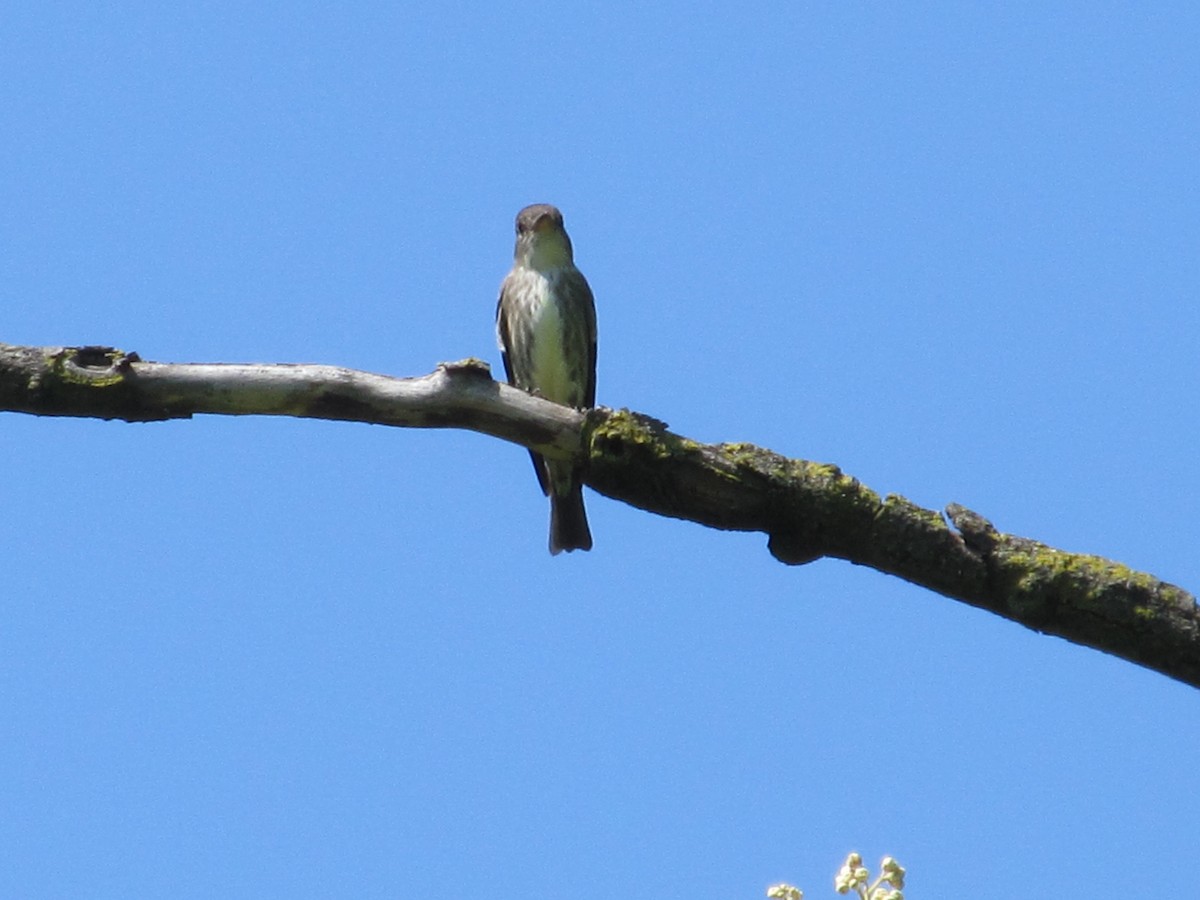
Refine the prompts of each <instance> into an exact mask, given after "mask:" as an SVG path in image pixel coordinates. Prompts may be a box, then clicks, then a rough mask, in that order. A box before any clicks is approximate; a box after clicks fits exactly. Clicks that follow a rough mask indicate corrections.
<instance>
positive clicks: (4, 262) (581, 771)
mask: <svg viewBox="0 0 1200 900" xmlns="http://www.w3.org/2000/svg"><path fill="white" fill-rule="evenodd" d="M1198 46H1200V12H1198V11H1197V7H1196V5H1195V4H1193V3H1186V4H1185V3H1174V4H1172V3H1162V4H1143V5H1135V4H1096V3H1056V4H932V3H931V4H910V5H908V6H907V7H906V8H904V9H898V8H895V7H888V8H883V7H882V5H877V4H834V3H827V4H812V5H809V4H796V3H777V4H772V3H761V4H759V3H750V4H742V5H735V4H716V3H710V4H699V5H697V4H682V3H664V4H658V5H653V4H636V5H634V4H626V3H621V2H616V3H603V4H548V3H540V2H533V3H525V4H507V3H498V4H497V3H474V4H472V3H436V4H435V3H420V2H418V3H407V4H378V5H375V6H367V5H362V4H353V3H351V4H311V5H309V4H280V3H264V4H225V3H208V4H199V5H192V6H190V7H189V8H186V9H185V8H183V5H177V4H163V3H152V4H151V3H146V4H94V3H51V4H25V5H23V6H22V5H18V6H14V7H13V8H12V9H10V10H8V11H7V12H6V13H5V14H4V17H3V28H2V31H0V116H2V125H3V127H2V134H3V137H2V138H0V154H2V155H0V340H4V341H8V342H13V343H27V344H113V345H116V346H119V347H122V348H124V349H126V350H136V351H138V352H139V353H140V354H141V355H142V356H143V357H145V358H147V359H157V360H164V361H177V362H189V361H206V362H207V361H278V362H285V361H287V362H321V363H330V364H337V365H344V366H350V367H354V368H360V369H367V370H371V371H376V372H384V373H390V374H396V375H421V374H424V373H426V372H428V371H430V370H431V369H432V368H433V367H434V366H435V365H436V364H437V363H438V362H440V361H443V360H452V359H459V358H462V357H466V356H480V357H484V358H487V359H490V360H491V361H492V363H493V364H494V367H495V369H496V370H497V371H499V354H498V352H497V351H496V350H495V341H494V337H493V325H492V315H493V310H494V304H495V297H496V290H497V287H498V285H499V282H500V279H501V277H502V276H503V274H504V273H505V271H506V270H507V268H508V265H509V263H510V260H511V250H512V218H513V215H514V214H515V213H516V211H517V210H518V209H519V208H520V207H521V206H523V205H525V204H527V203H531V202H539V201H546V202H553V203H556V204H558V205H559V206H560V207H561V208H562V209H563V211H564V214H565V216H566V222H567V226H568V228H569V229H570V232H571V234H572V237H573V239H574V242H575V247H576V257H577V260H578V262H579V264H580V266H581V267H582V268H583V270H584V272H585V273H586V274H587V276H588V278H589V279H590V281H591V284H592V287H593V289H594V291H595V294H596V298H597V306H598V314H599V321H600V371H599V401H600V402H601V403H603V404H606V405H610V406H625V407H630V408H633V409H637V410H640V411H643V412H646V413H649V414H652V415H655V416H658V417H660V418H662V419H665V420H667V421H668V422H670V423H671V425H672V427H673V428H674V429H675V430H676V431H678V432H680V433H682V434H686V435H688V436H690V437H693V438H696V439H699V440H705V441H722V440H739V441H740V440H745V441H751V442H755V443H758V444H761V445H764V446H767V447H770V448H772V449H774V450H777V451H779V452H782V453H786V454H788V455H792V456H797V457H803V458H807V459H815V460H820V461H825V462H834V463H837V464H839V465H841V466H842V467H843V468H844V469H845V470H846V471H848V472H850V473H852V474H854V475H856V476H857V477H859V478H861V479H862V480H863V481H864V482H866V483H867V484H869V485H870V486H872V487H873V488H875V489H877V490H879V491H881V492H896V493H900V494H903V495H904V496H906V497H908V498H910V499H911V500H913V501H915V502H917V503H920V504H922V505H924V506H928V507H933V508H940V507H942V506H944V505H945V504H946V503H949V502H959V503H962V504H965V505H967V506H969V507H971V508H973V509H976V510H978V511H979V512H981V513H982V514H984V515H986V516H988V517H990V518H992V519H993V520H994V521H995V523H996V524H997V526H998V527H1000V528H1001V529H1003V530H1006V531H1011V532H1015V533H1019V534H1023V535H1026V536H1029V537H1034V538H1037V539H1040V540H1044V541H1047V542H1049V543H1051V544H1054V545H1056V546H1059V547H1063V548H1065V549H1070V550H1080V551H1087V552H1093V553H1098V554H1102V555H1106V556H1110V557H1112V558H1114V559H1118V560H1120V561H1122V562H1125V563H1127V564H1129V565H1131V566H1134V567H1135V568H1138V569H1142V570H1145V571H1149V572H1152V573H1154V574H1156V575H1158V576H1160V577H1162V578H1164V579H1166V580H1168V581H1172V582H1175V583H1178V584H1180V585H1182V586H1184V587H1187V588H1189V589H1191V590H1193V591H1196V590H1197V589H1200V557H1198V555H1197V547H1198V540H1197V536H1198V529H1197V525H1196V515H1195V513H1196V509H1197V505H1198V503H1200V474H1198V467H1197V462H1196V448H1197V445H1198V444H1200V425H1198V424H1197V419H1198V417H1197V393H1198V388H1200V364H1198V362H1197V359H1198V357H1197V349H1196V347H1197V333H1198V332H1200V314H1198V313H1197V295H1198V292H1200V262H1198V260H1200V255H1198V252H1197V251H1198V248H1200V207H1198V203H1200V190H1198V188H1200V184H1198V181H1200V167H1198V165H1197V159H1198V158H1200V156H1198V153H1200V124H1198V123H1200V116H1198V115H1197V109H1198V108H1200V64H1198V63H1197V49H1196V48H1197V47H1198ZM0 470H2V471H3V472H4V475H5V477H4V484H5V490H4V509H5V514H4V515H3V516H2V517H0V558H2V559H3V585H4V597H3V603H2V604H0V809H3V811H4V812H3V815H0V896H3V897H96V898H108V897H112V898H127V897H163V898H186V897H289V898H293V897H333V896H346V897H351V896H353V897H380V898H383V897H387V898H395V897H402V898H434V897H458V896H468V895H470V896H486V897H490V898H500V900H510V898H511V900H517V898H521V900H525V898H543V897H544V898H551V897H562V896H565V895H571V896H583V897H590V898H622V900H626V898H640V897H645V898H652V897H688V898H696V900H702V898H703V900H707V898H713V900H717V898H720V900H729V898H753V897H761V896H762V895H763V891H764V889H765V888H766V886H767V885H768V884H770V883H772V882H774V881H778V880H784V879H786V880H790V881H794V882H797V883H800V884H801V885H803V886H804V887H805V888H806V890H807V892H808V896H809V898H814V897H824V896H832V888H831V879H832V876H833V873H834V871H835V870H836V868H837V866H838V864H839V863H840V861H841V859H842V857H843V856H844V855H845V853H846V852H848V851H850V850H859V851H861V852H862V853H863V854H864V855H865V856H866V857H867V859H868V861H869V862H871V863H872V865H874V864H875V862H876V861H877V860H878V858H879V856H880V855H882V854H885V853H891V854H894V855H896V856H898V857H899V858H900V859H901V860H902V862H904V863H905V864H906V865H907V866H908V867H909V869H910V872H911V881H910V885H911V887H910V890H909V892H908V893H909V896H910V897H913V898H918V897H920V898H951V897H961V896H964V895H965V894H966V893H967V892H968V888H970V887H972V886H973V887H974V888H975V890H974V892H973V893H972V896H975V897H984V898H990V897H996V898H1000V897H1005V898H1007V897H1015V896H1027V897H1051V896H1077V895H1080V894H1086V895H1087V896H1089V897H1094V898H1110V897H1111V898H1123V900H1125V898H1130V897H1138V896H1148V895H1149V894H1150V893H1152V892H1154V891H1155V890H1159V891H1160V892H1161V891H1166V890H1167V887H1166V886H1165V885H1164V886H1163V887H1161V889H1160V888H1158V885H1160V884H1163V882H1161V881H1160V879H1164V878H1166V877H1167V875H1168V874H1170V875H1171V876H1173V877H1175V876H1178V877H1182V878H1190V877H1191V876H1190V875H1189V874H1188V873H1189V872H1190V867H1191V865H1192V862H1193V860H1194V856H1195V850H1196V839H1197V836H1198V835H1200V767H1198V766H1197V764H1196V752H1197V748H1198V747H1200V694H1198V693H1197V692H1196V691H1195V690H1192V689H1190V688H1185V687H1183V686H1181V685H1178V684H1175V683H1173V682H1170V681H1168V680H1167V679H1165V678H1163V677H1162V676H1159V675H1156V674H1154V673H1151V672H1148V671H1145V670H1142V669H1139V668H1136V667H1134V666H1132V665H1130V664H1129V663H1125V662H1122V661H1120V660H1116V659H1112V658H1109V657H1106V656H1103V655H1101V654H1099V653H1097V652H1094V651H1090V650H1085V649H1081V648H1078V647H1075V646H1073V645H1070V644H1067V643H1064V642H1062V641H1059V640H1056V639H1051V638H1046V637H1041V636H1038V635H1036V634H1034V633H1032V632H1029V631H1026V630H1024V629H1022V628H1020V627H1018V626H1016V625H1013V624H1011V623H1008V622H1005V621H1002V620H1000V619H997V618H994V617H992V616H990V615H988V614H985V613H982V612H978V611H975V610H972V609H969V608H967V607H964V606H962V605H960V604H957V603H954V602H951V601H949V600H946V599H944V598H941V597H938V596H935V595H933V594H930V593H928V592H926V591H923V590H921V589H918V588H916V587H914V586H911V585H908V584H905V583H902V582H899V581H897V580H895V579H891V578H887V577H884V576H882V575H880V574H878V573H875V572H872V571H869V570H865V569H860V568H856V567H853V566H851V565H848V564H846V563H840V562H834V561H822V562H819V563H816V564H814V565H810V566H807V567H803V568H798V569H789V568H785V567H783V566H780V565H779V564H778V563H776V562H774V561H773V560H772V559H771V558H770V557H769V555H768V554H767V552H766V549H765V540H764V538H763V537H762V536H761V535H740V534H722V533H718V532H714V531H708V530H705V529H702V528H700V527H698V526H695V525H691V524H687V523H683V522H677V521H672V520H667V519H662V518H657V517H654V516H650V515H648V514H645V513H641V512H638V511H636V510H633V509H631V508H628V507H626V506H623V505H621V504H619V503H615V502H612V501H609V500H607V499H605V498H603V497H599V496H597V495H595V494H589V495H588V505H589V511H590V515H591V522H592V530H593V533H594V535H595V539H596V549H595V550H594V551H593V552H592V553H590V554H574V555H572V556H569V557H568V556H563V557H559V558H553V559H552V558H551V557H550V556H549V555H547V553H546V549H545V544H546V518H547V509H546V503H545V501H544V500H543V498H542V497H541V495H540V493H539V492H538V490H537V486H536V484H535V483H534V479H533V476H532V472H531V471H530V468H529V463H528V460H527V459H526V457H525V454H524V452H523V451H521V450H520V449H519V448H516V447H513V446H511V445H507V444H502V443H500V442H498V441H494V440H490V439H486V438H483V437H481V436H479V435H475V434H470V433H466V432H454V431H445V432H424V431H411V430H396V429H386V428H380V427H367V426H362V425H347V424H331V423H323V422H310V421H294V420H282V419H280V420H268V419H232V418H217V417H209V418H203V419H198V420H196V421H192V422H172V423H166V424H155V425H127V424H120V423H103V422H96V421H84V420H50V419H36V418H32V417H27V416H18V415H5V416H3V417H0ZM1189 883H1190V882H1189ZM1172 886H1173V889H1178V888H1179V887H1180V884H1179V882H1178V881H1173V882H1172Z"/></svg>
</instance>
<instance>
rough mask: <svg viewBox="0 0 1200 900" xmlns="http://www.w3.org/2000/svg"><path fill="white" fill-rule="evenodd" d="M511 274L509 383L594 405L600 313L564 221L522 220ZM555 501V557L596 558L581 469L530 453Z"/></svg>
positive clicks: (503, 320)
mask: <svg viewBox="0 0 1200 900" xmlns="http://www.w3.org/2000/svg"><path fill="white" fill-rule="evenodd" d="M516 231H517V242H516V248H515V249H514V251H513V267H512V270H511V271H510V272H509V273H508V275H506V276H505V277H504V281H503V282H502V283H501V285H500V300H499V302H498V303H497V304H496V337H497V339H498V341H499V344H500V350H501V355H502V357H503V359H504V372H505V374H506V375H507V376H508V383H509V384H511V385H513V386H514V387H517V388H520V389H521V390H523V391H528V392H530V393H532V394H536V395H538V396H540V397H544V398H545V399H547V400H550V401H553V402H554V403H560V404H562V405H564V406H571V407H574V408H575V409H591V408H592V407H593V406H595V405H596V306H595V301H594V299H593V297H592V289H591V288H590V287H589V286H588V283H587V279H586V278H584V277H583V273H582V272H580V271H579V269H577V268H575V258H574V253H573V251H572V248H571V239H570V238H569V237H568V236H567V231H566V229H565V228H564V227H563V217H562V213H561V212H559V211H558V209H557V208H556V207H554V206H551V205H550V204H548V203H535V204H533V205H532V206H526V207H525V208H524V209H522V210H521V211H520V212H519V213H517V221H516ZM530 456H532V457H533V468H534V470H535V471H536V472H537V478H538V484H539V485H541V488H542V493H544V494H546V495H547V496H548V497H549V498H550V553H551V554H553V555H557V554H558V553H560V552H562V551H563V550H566V551H568V552H570V551H572V550H591V549H592V533H591V531H590V529H589V528H588V520H587V511H586V510H585V509H584V506H583V482H582V480H581V467H580V465H579V463H577V462H573V461H571V460H549V459H546V458H545V457H543V456H542V455H541V454H539V453H535V452H533V451H532V450H531V451H530Z"/></svg>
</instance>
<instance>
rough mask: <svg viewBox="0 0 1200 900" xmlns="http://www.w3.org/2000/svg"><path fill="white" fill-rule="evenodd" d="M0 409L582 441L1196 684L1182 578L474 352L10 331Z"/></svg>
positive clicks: (617, 486)
mask: <svg viewBox="0 0 1200 900" xmlns="http://www.w3.org/2000/svg"><path fill="white" fill-rule="evenodd" d="M0 411H12V412H24V413H32V414H35V415H52V416H86V417H98V418H103V419H123V420H125V421H130V422H147V421H157V420H163V419H174V418H189V417H191V416H192V415H195V414H200V413H212V414H218V415H275V416H298V417H307V418H320V419H334V420H342V421H354V422H371V423H375V424H381V425H395V426H403V427H412V428H465V429H470V430H472V431H478V432H481V433H483V434H488V435H492V436H494V437H498V438H502V439H504V440H507V441H512V442H513V443H517V444H521V445H523V446H526V447H529V448H531V449H534V450H537V451H538V452H540V453H543V454H545V455H548V456H555V457H560V458H569V457H571V456H575V455H586V457H587V474H586V481H587V483H588V484H589V485H590V486H591V487H592V488H594V489H595V490H597V491H599V492H600V493H602V494H605V495H607V496H609V497H612V498H614V499H617V500H623V501H625V502H626V503H629V504H631V505H633V506H637V507H639V508H641V509H645V510H648V511H650V512H654V513H658V514H660V515H664V516H672V517H675V518H679V519H687V520H689V521H693V522H698V523H700V524H702V525H707V526H709V527H712V528H720V529H726V530H736V531H762V532H764V533H766V534H767V535H769V543H768V546H769V548H770V551H771V553H772V554H773V555H774V556H775V557H776V558H777V559H779V560H780V561H781V562H785V563H788V564H792V565H799V564H803V563H807V562H811V561H812V560H815V559H818V558H820V557H823V556H831V557H836V558H839V559H845V560H849V561H850V562H852V563H855V564H858V565H864V566H870V567H871V568H874V569H878V570H879V571H881V572H887V573H889V574H892V575H896V576H898V577H900V578H903V579H905V580H907V581H911V582H913V583H914V584H919V585H922V586H924V587H927V588H929V589H931V590H934V591H937V592H938V593H940V594H943V595H945V596H947V597H952V598H954V599H958V600H961V601H963V602H965V603H968V604H970V605H972V606H977V607H979V608H981V609H986V610H989V611H991V612H993V613H995V614H997V615H999V616H1003V617H1004V618H1006V619H1010V620H1012V621H1014V622H1019V623H1021V624H1023V625H1025V626H1027V627H1029V628H1032V629H1034V630H1036V631H1039V632H1042V633H1045V634H1053V635H1057V636H1059V637H1063V638H1066V639H1067V640H1070V641H1074V642H1075V643H1079V644H1083V645H1085V646H1089V647H1094V648H1096V649H1098V650H1102V651H1104V652H1106V653H1111V654H1113V655H1116V656H1119V657H1122V658H1124V659H1127V660H1130V661H1132V662H1136V663H1138V664H1140V665H1143V666H1146V667H1147V668H1150V669H1154V670H1156V671H1158V672H1161V673H1163V674H1165V675H1168V676H1169V677H1171V678H1175V679H1177V680H1179V681H1182V682H1184V683H1187V684H1190V685H1192V686H1194V687H1200V608H1198V607H1197V604H1196V600H1195V598H1194V597H1193V596H1192V595H1190V594H1188V593H1187V592H1186V591H1183V590H1182V589H1180V588H1178V587H1175V586H1174V585H1170V584H1167V583H1165V582H1162V581H1159V580H1158V579H1156V578H1154V577H1152V576H1150V575H1147V574H1144V573H1141V572H1135V571H1133V570H1132V569H1129V568H1128V567H1126V566H1123V565H1121V564H1119V563H1115V562H1112V561H1110V560H1106V559H1102V558H1100V557H1096V556H1088V555H1085V554H1079V553H1067V552H1065V551H1062V550H1056V549H1054V548H1052V547H1049V546H1047V545H1045V544H1040V543H1038V542H1036V541H1031V540H1028V539H1026V538H1021V537H1016V536H1014V535H1008V534H1003V533H1001V532H999V531H997V530H996V529H995V528H994V527H993V526H992V524H991V523H990V522H988V521H987V520H986V519H984V518H983V517H982V516H979V515H978V514H977V513H974V512H971V511H970V510H968V509H966V508H964V507H962V506H959V505H957V504H951V505H950V506H949V507H948V508H947V510H946V513H945V515H943V514H942V513H938V512H935V511H933V510H928V509H923V508H921V507H919V506H916V505H915V504H913V503H911V502H909V501H908V500H905V499H904V498H903V497H900V496H897V495H894V494H891V495H888V496H886V497H882V498H881V497H880V496H879V495H878V494H876V493H875V492H874V491H872V490H871V489H869V488H867V487H865V486H864V485H862V484H861V483H859V482H858V481H857V480H856V479H854V478H852V477H850V476H849V475H845V474H843V473H842V472H841V470H840V469H838V468H837V467H836V466H832V465H825V464H820V463H813V462H807V461H804V460H797V459H788V458H786V457H783V456H780V455H778V454H776V453H772V452H770V451H768V450H763V449H761V448H759V447H755V446H752V445H749V444H716V445H706V444H700V443H697V442H695V441H692V440H689V439H687V438H684V437H680V436H679V435H675V434H672V433H671V432H669V431H667V428H666V425H665V424H664V423H662V422H659V421H658V420H655V419H652V418H649V417H647V416H642V415H639V414H637V413H631V412H629V411H627V410H620V411H613V410H609V409H603V408H600V409H595V410H591V411H590V412H588V413H586V414H585V413H580V412H577V411H575V410H571V409H567V408H566V407H562V406H558V405H556V404H553V403H549V402H547V401H545V400H542V399H540V398H538V397H533V396H530V395H528V394H525V393H524V392H522V391H518V390H515V389H514V388H511V387H509V386H508V385H504V384H498V383H496V382H495V381H493V380H492V378H491V372H490V370H489V368H488V367H487V364H486V363H483V362H480V361H479V360H464V361H462V362H459V363H451V364H443V365H441V366H439V367H438V368H437V370H436V371H435V372H433V373H432V374H430V375H426V376H424V377H421V378H389V377H387V376H383V375H374V374H370V373H367V372H359V371H355V370H352V369H343V368H337V367H332V366H316V365H281V364H272V365H266V364H250V365H232V364H171V363H152V362H143V361H141V360H140V359H138V357H137V355H136V354H126V353H123V352H121V351H119V350H114V349H112V348H108V347H77V348H63V347H16V346H11V345H7V344H0Z"/></svg>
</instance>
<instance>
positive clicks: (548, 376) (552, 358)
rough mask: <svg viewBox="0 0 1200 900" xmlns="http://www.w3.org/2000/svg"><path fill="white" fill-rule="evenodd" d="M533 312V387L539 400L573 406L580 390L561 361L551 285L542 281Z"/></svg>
mask: <svg viewBox="0 0 1200 900" xmlns="http://www.w3.org/2000/svg"><path fill="white" fill-rule="evenodd" d="M540 287H541V290H539V291H538V293H539V295H540V296H539V298H538V302H537V303H536V304H535V307H534V310H533V316H532V318H533V321H532V323H531V324H532V331H533V383H534V384H536V385H537V386H538V390H540V391H541V393H542V396H544V397H545V398H546V399H547V400H553V401H554V402H555V403H566V404H569V405H573V404H574V403H577V402H579V400H578V398H577V397H576V396H575V395H576V394H577V393H578V392H579V386H578V385H577V384H575V383H574V380H573V379H572V378H571V373H570V372H569V371H568V369H567V361H566V359H564V358H563V346H562V344H563V322H562V311H561V310H560V309H559V306H558V304H557V303H552V302H549V300H548V298H549V294H550V285H549V284H548V283H547V282H546V281H544V280H543V282H542V284H541V285H540Z"/></svg>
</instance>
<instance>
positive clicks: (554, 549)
mask: <svg viewBox="0 0 1200 900" xmlns="http://www.w3.org/2000/svg"><path fill="white" fill-rule="evenodd" d="M591 549H592V532H591V530H590V529H589V528H588V520H587V511H586V510H585V509H584V508H583V485H582V484H580V483H579V482H578V481H575V482H573V483H571V484H570V485H569V486H568V488H567V490H566V491H565V492H564V493H561V494H559V493H556V492H553V491H552V492H551V494H550V552H551V553H552V554H557V553H561V552H562V551H563V550H566V551H567V552H570V551H572V550H591Z"/></svg>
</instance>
